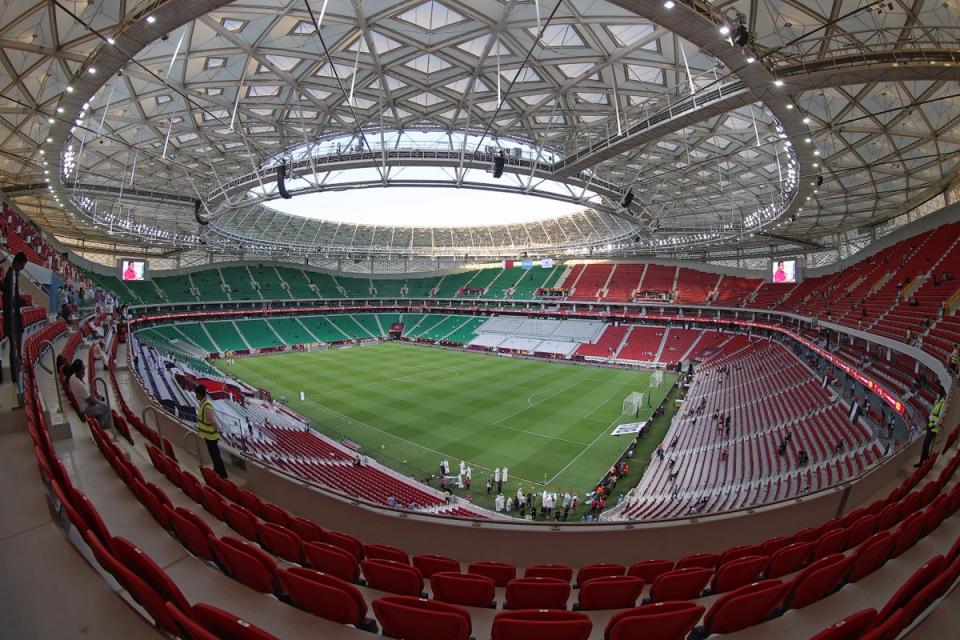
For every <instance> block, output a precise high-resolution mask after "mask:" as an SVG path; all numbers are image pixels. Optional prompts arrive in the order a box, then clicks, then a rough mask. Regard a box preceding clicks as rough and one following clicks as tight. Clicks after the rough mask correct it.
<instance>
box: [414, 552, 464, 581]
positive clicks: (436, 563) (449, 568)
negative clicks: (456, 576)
mask: <svg viewBox="0 0 960 640" xmlns="http://www.w3.org/2000/svg"><path fill="white" fill-rule="evenodd" d="M413 566H415V567H416V568H417V569H419V570H420V573H421V574H422V575H423V577H424V578H429V577H431V576H432V575H433V574H435V573H440V572H441V571H446V572H452V573H460V563H459V562H457V561H456V560H454V559H453V558H447V557H444V556H438V555H435V554H423V555H419V556H413Z"/></svg>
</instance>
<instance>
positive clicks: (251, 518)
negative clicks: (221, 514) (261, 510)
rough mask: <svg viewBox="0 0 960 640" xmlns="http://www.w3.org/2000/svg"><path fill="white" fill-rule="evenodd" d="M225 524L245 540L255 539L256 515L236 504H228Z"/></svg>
mask: <svg viewBox="0 0 960 640" xmlns="http://www.w3.org/2000/svg"><path fill="white" fill-rule="evenodd" d="M225 515H226V518H227V525H228V526H229V527H230V528H231V529H233V530H234V531H236V532H237V533H239V534H240V535H242V536H243V537H244V538H246V539H247V540H253V541H256V540H257V517H256V516H255V515H253V514H252V513H250V511H249V510H247V509H246V508H244V507H241V506H240V505H238V504H228V505H227V509H226V512H225Z"/></svg>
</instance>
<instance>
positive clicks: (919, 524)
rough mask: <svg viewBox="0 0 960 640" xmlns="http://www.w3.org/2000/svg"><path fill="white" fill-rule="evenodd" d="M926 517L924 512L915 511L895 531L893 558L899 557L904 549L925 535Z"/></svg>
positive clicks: (891, 553)
mask: <svg viewBox="0 0 960 640" xmlns="http://www.w3.org/2000/svg"><path fill="white" fill-rule="evenodd" d="M924 524H925V519H924V515H923V513H914V514H912V515H909V516H907V517H906V518H905V519H904V520H903V522H901V523H900V526H899V527H897V529H896V531H894V533H893V549H892V550H891V552H890V557H891V558H897V557H899V556H900V555H901V554H902V553H903V552H904V551H906V550H907V549H909V548H910V547H912V546H913V545H915V544H916V543H917V540H919V539H920V536H921V535H923V527H924Z"/></svg>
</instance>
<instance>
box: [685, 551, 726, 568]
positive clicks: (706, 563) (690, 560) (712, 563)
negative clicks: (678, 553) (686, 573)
mask: <svg viewBox="0 0 960 640" xmlns="http://www.w3.org/2000/svg"><path fill="white" fill-rule="evenodd" d="M719 559H720V555H719V554H716V553H695V554H693V555H690V556H686V557H684V558H680V560H678V561H677V566H676V567H674V568H675V569H687V568H690V567H699V568H703V569H713V568H714V567H716V566H717V560H719Z"/></svg>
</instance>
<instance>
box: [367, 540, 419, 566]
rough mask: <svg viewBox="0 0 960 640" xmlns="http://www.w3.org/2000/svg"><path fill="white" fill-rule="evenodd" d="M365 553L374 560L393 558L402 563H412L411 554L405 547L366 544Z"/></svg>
mask: <svg viewBox="0 0 960 640" xmlns="http://www.w3.org/2000/svg"><path fill="white" fill-rule="evenodd" d="M363 555H364V556H366V557H367V558H371V559H373V560H393V561H394V562H400V563H402V564H410V556H408V555H407V552H406V551H404V550H403V549H398V548H396V547H391V546H390V545H387V544H365V545H363Z"/></svg>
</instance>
